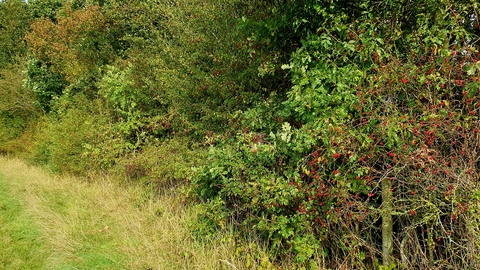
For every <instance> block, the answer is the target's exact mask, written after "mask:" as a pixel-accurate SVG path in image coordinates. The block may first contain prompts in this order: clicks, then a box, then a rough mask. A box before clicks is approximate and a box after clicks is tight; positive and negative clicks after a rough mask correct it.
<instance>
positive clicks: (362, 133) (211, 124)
mask: <svg viewBox="0 0 480 270" xmlns="http://www.w3.org/2000/svg"><path fill="white" fill-rule="evenodd" d="M477 10H478V4H476V3H474V2H471V1H449V0H442V1H433V0H428V1H407V2H399V1H393V0H387V1H378V0H361V1H353V2H352V1H347V0H338V1H319V0H298V1H292V0H282V1H250V0H247V1H237V0H220V1H217V0H215V1H213V0H208V1H200V0H178V1H173V2H172V1H156V0H146V1H137V0H108V1H103V0H102V1H90V0H88V1H84V0H74V1H57V0H37V1H31V2H28V3H23V2H21V1H14V0H10V1H4V2H2V3H0V15H1V14H4V13H5V14H4V15H5V17H2V16H0V17H1V18H6V19H0V26H1V27H0V31H1V33H2V37H1V38H0V43H1V44H3V45H5V47H2V48H1V49H0V82H1V84H0V85H1V86H0V87H2V88H0V90H1V94H2V96H3V97H5V98H3V99H2V100H1V101H0V120H1V121H0V135H2V137H1V139H0V150H1V151H2V152H12V151H23V150H25V149H29V150H28V151H33V150H32V148H34V147H37V149H36V160H37V161H43V162H45V163H46V164H47V165H50V166H51V167H52V168H54V169H55V170H57V171H61V172H69V173H74V174H86V172H87V171H90V170H97V171H102V172H109V173H112V174H114V175H116V176H119V178H124V179H126V180H127V181H128V182H141V183H143V184H146V185H149V186H152V187H156V188H158V190H159V191H161V192H162V191H166V190H168V189H169V188H173V189H175V190H176V188H178V187H179V186H182V185H186V186H188V187H190V188H191V189H190V190H189V191H188V192H187V194H186V195H187V197H188V198H190V199H192V201H193V202H196V203H198V204H199V205H198V209H199V212H200V215H199V219H198V222H197V224H196V225H197V226H196V231H195V232H196V236H198V237H201V236H202V234H214V233H215V232H217V231H218V230H226V229H227V228H235V230H238V231H239V232H240V233H241V234H243V235H242V236H239V237H245V236H247V237H248V236H251V235H254V237H255V241H254V242H255V243H256V245H258V247H260V248H262V249H263V248H266V249H268V250H269V251H268V255H267V254H264V253H261V254H260V253H259V254H260V255H259V254H256V255H255V256H253V257H252V250H254V249H255V247H251V246H249V245H245V246H242V247H239V249H238V250H239V254H241V256H247V255H248V256H250V257H249V259H245V261H249V262H250V261H251V260H253V261H256V262H258V263H259V264H262V263H263V264H262V267H265V268H272V267H276V266H277V265H279V266H285V267H286V268H295V267H298V268H302V267H304V268H336V267H339V265H341V267H344V268H355V269H357V268H359V269H370V268H375V267H379V268H383V269H385V268H386V269H389V268H395V267H396V268H402V269H410V268H435V267H437V268H449V267H450V268H476V267H478V265H479V264H480V262H479V260H478V257H476V256H477V255H475V254H477V253H478V252H477V251H478V246H475V244H474V243H476V242H479V239H478V226H476V225H475V224H476V223H477V222H478V213H477V212H476V210H475V209H476V206H475V205H476V204H477V203H478V196H477V195H478V194H477V193H478V187H477V186H476V181H477V180H476V179H477V178H478V170H479V168H478V166H479V165H478V164H479V163H478V153H477V152H478V147H479V145H478V130H480V126H479V123H478V117H479V114H478V99H479V97H478V95H479V91H478V90H479V87H480V82H479V74H480V65H479V64H478V63H479V62H478V58H479V47H478V38H479V35H480V27H479V18H478V14H477ZM7 11H8V12H7ZM10 11H15V12H13V13H12V12H10ZM28 26H29V27H30V28H29V31H28V33H26V35H25V31H26V29H27V28H28ZM1 44H0V45H1ZM27 51H28V52H30V55H28V56H26V54H27ZM17 62H18V63H17ZM20 70H25V72H24V73H22V72H20ZM22 80H24V84H23V86H24V87H22V85H21V84H22ZM34 104H36V105H38V106H37V107H35V106H33V105H34ZM39 108H40V109H41V110H40V109H39ZM35 121H36V122H38V123H39V124H37V125H34V124H32V123H33V122H35ZM39 130H41V132H39ZM21 144H25V146H22V145H21ZM33 152H35V151H33ZM207 152H208V154H207ZM192 167H194V168H193V169H192ZM190 184H191V186H189V185H190ZM477 208H478V207H477ZM390 219H391V220H392V223H391V224H390V225H391V226H392V228H393V229H392V230H393V233H392V234H390V236H385V234H382V232H385V231H387V230H386V229H383V225H384V223H385V222H386V221H387V220H390ZM386 238H390V239H386ZM385 240H391V242H392V243H393V246H394V247H395V248H394V249H393V251H392V252H391V253H392V254H385V253H389V252H390V251H388V252H387V251H386V250H387V249H385V248H384V249H382V248H381V246H382V245H383V243H385ZM387 242H388V241H387ZM382 253H384V254H382ZM382 255H383V256H382ZM389 255H390V256H391V257H392V260H391V261H390V260H389V257H390V256H389ZM247 267H248V266H247Z"/></svg>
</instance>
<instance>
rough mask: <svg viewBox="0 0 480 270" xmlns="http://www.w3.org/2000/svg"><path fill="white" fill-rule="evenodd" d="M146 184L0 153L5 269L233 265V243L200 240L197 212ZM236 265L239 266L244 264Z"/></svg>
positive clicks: (0, 242)
mask: <svg viewBox="0 0 480 270" xmlns="http://www.w3.org/2000/svg"><path fill="white" fill-rule="evenodd" d="M151 197H152V196H150V195H149V194H148V193H147V192H146V191H145V190H144V189H142V188H141V187H132V186H128V187H126V186H120V185H118V184H115V183H114V182H113V181H110V180H109V179H107V178H99V179H97V180H96V181H95V180H91V181H89V182H86V181H84V180H80V179H76V178H69V177H57V176H52V175H50V174H48V173H46V172H45V171H43V170H41V169H39V168H35V167H30V166H27V165H26V164H25V163H23V162H22V161H20V160H16V159H7V158H3V157H0V269H145V270H146V269H232V268H230V267H231V265H230V266H228V267H225V265H226V264H225V263H222V262H231V264H232V265H233V264H235V263H237V264H240V262H237V261H236V260H237V259H236V258H235V247H234V246H233V244H232V243H231V242H229V241H221V239H222V238H225V237H222V236H219V239H217V240H213V242H210V243H203V244H200V243H197V242H195V241H193V240H192V239H191V237H190V232H189V230H188V227H189V226H188V224H189V223H190V222H192V221H193V220H194V215H195V214H194V211H191V210H187V209H185V208H184V207H182V206H181V204H179V203H178V199H176V198H175V196H163V197H161V198H156V199H155V200H153V199H151ZM238 269H241V268H240V267H239V268H238Z"/></svg>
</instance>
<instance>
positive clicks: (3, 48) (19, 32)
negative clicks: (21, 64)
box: [0, 0, 31, 69]
mask: <svg viewBox="0 0 480 270" xmlns="http://www.w3.org/2000/svg"><path fill="white" fill-rule="evenodd" d="M30 21H31V19H30V16H29V12H28V8H27V5H26V4H25V3H24V2H23V1H20V0H8V1H2V2H0V69H4V68H6V65H7V64H9V63H12V62H14V60H15V57H17V56H19V55H24V54H25V53H26V51H27V46H26V44H25V41H24V40H23V36H24V35H25V32H26V31H27V29H28V26H29V25H30Z"/></svg>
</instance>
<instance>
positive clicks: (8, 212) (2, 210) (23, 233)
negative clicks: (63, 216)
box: [0, 175, 49, 269]
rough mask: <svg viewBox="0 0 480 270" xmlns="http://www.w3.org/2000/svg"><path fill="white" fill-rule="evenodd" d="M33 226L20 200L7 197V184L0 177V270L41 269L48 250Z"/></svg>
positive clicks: (9, 193) (8, 195) (9, 192)
mask: <svg viewBox="0 0 480 270" xmlns="http://www.w3.org/2000/svg"><path fill="white" fill-rule="evenodd" d="M35 225H36V224H35V223H34V221H33V220H32V218H31V216H29V215H28V214H27V213H26V211H25V208H24V206H23V205H22V203H21V201H20V200H17V199H15V198H14V197H12V196H11V189H10V186H9V185H8V182H7V181H6V179H5V178H4V177H2V176H1V175H0V268H1V269H41V268H42V267H43V266H44V265H43V262H44V261H45V259H46V258H47V257H48V255H49V254H48V249H46V247H45V246H44V245H43V242H42V241H41V239H40V233H39V231H38V229H37V228H36V226H35Z"/></svg>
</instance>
